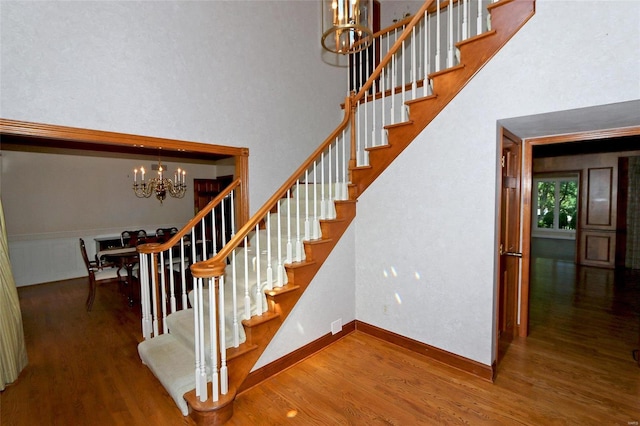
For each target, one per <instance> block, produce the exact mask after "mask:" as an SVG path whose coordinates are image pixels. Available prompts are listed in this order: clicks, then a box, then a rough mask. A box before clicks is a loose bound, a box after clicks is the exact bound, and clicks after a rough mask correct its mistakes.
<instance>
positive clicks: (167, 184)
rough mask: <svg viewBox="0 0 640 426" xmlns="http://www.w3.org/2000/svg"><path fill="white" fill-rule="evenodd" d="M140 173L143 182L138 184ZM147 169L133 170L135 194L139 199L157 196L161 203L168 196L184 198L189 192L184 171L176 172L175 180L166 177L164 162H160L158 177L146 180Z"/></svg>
mask: <svg viewBox="0 0 640 426" xmlns="http://www.w3.org/2000/svg"><path fill="white" fill-rule="evenodd" d="M138 171H140V177H141V180H140V182H138ZM145 173H146V171H145V169H144V167H140V170H138V169H134V170H133V192H134V194H136V197H138V198H149V197H151V194H155V195H156V198H157V199H158V200H160V203H162V201H163V200H164V199H165V198H166V197H167V194H169V195H170V196H172V197H174V198H182V197H184V194H185V192H186V191H187V182H186V174H187V172H186V171H185V170H182V169H178V170H176V172H175V173H174V174H173V180H171V179H169V178H166V177H165V176H164V173H165V170H164V168H163V167H162V162H160V160H158V176H157V177H152V178H149V179H146V180H145Z"/></svg>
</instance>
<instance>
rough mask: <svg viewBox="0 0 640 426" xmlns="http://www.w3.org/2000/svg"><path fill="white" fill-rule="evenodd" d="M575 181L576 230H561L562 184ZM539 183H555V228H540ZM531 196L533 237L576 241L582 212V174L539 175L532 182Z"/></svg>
mask: <svg viewBox="0 0 640 426" xmlns="http://www.w3.org/2000/svg"><path fill="white" fill-rule="evenodd" d="M567 181H573V182H575V183H576V229H559V228H558V226H559V221H560V214H559V212H560V197H559V194H560V184H561V182H567ZM539 182H554V183H555V197H554V211H555V212H556V213H555V214H554V216H553V228H538V183H539ZM531 184H532V186H531V189H532V191H531V194H532V197H531V198H532V200H531V201H532V202H531V204H532V207H533V208H532V209H531V216H532V218H531V236H532V237H538V238H555V239H563V240H575V239H576V233H577V231H578V229H577V228H578V226H579V223H580V221H579V220H577V219H578V217H579V211H580V174H579V173H563V174H557V173H554V174H552V175H537V176H534V177H533V179H532V182H531Z"/></svg>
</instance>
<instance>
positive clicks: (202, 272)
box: [190, 95, 353, 278]
mask: <svg viewBox="0 0 640 426" xmlns="http://www.w3.org/2000/svg"><path fill="white" fill-rule="evenodd" d="M352 98H353V95H351V96H348V97H347V98H346V99H345V105H346V106H347V107H348V108H345V114H344V118H343V120H342V122H341V123H340V125H338V127H337V128H336V129H335V130H334V131H333V132H332V133H331V134H330V135H329V137H327V139H325V141H324V142H323V143H322V144H321V145H320V146H319V147H318V148H317V149H316V150H315V151H314V152H313V153H312V154H311V155H310V156H309V157H308V158H307V160H306V161H305V162H304V163H302V165H301V166H300V167H298V168H297V169H296V171H295V172H293V174H292V175H291V176H290V177H289V178H288V179H287V180H286V181H285V182H284V184H283V185H282V186H281V187H280V188H279V189H278V190H277V191H276V192H275V193H274V194H273V195H272V196H271V198H269V199H268V200H267V201H266V202H265V203H264V205H263V206H262V207H261V208H260V210H258V211H257V212H256V213H255V214H254V215H253V216H252V217H251V218H250V219H249V221H248V222H247V223H245V224H244V226H242V227H241V228H240V229H239V230H238V231H237V232H236V234H235V235H234V236H233V237H232V238H231V239H230V240H229V241H228V242H227V244H225V245H224V246H223V247H222V248H221V249H220V251H218V253H217V254H216V255H215V256H214V257H212V258H210V259H208V260H205V261H202V262H198V263H195V264H193V265H191V268H190V269H191V273H192V275H193V276H194V277H196V278H209V277H213V276H218V275H220V274H219V273H218V274H217V275H216V273H215V272H214V271H218V272H219V271H220V268H221V265H225V266H226V258H227V256H229V255H230V254H231V251H232V250H234V249H235V248H236V247H238V246H239V245H240V244H241V243H242V241H243V240H244V237H246V236H247V235H248V234H249V232H251V231H252V230H254V229H255V227H256V225H258V224H259V223H260V221H261V220H262V219H263V218H264V217H265V216H266V215H267V214H268V213H269V212H270V211H271V209H272V208H273V206H275V205H276V203H277V202H278V201H279V200H280V199H281V198H282V197H283V196H284V195H285V194H286V193H287V191H288V190H289V189H290V188H291V187H292V186H293V185H294V184H295V183H296V181H297V180H298V179H299V178H300V176H301V175H302V174H303V173H304V172H305V170H307V169H308V168H309V167H310V166H311V164H313V161H314V160H316V159H317V158H318V156H319V155H320V154H321V153H322V152H324V150H325V149H326V148H327V147H328V146H329V145H330V144H331V143H333V142H334V141H335V139H336V137H337V136H338V135H339V134H340V132H342V130H344V129H345V128H346V127H347V125H348V124H349V122H350V120H351V108H350V107H349V106H350V105H351V104H352V102H353V100H352ZM222 271H223V272H224V268H223V269H222Z"/></svg>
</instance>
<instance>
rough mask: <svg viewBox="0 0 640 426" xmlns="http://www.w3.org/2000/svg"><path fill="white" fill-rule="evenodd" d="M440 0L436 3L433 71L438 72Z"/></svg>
mask: <svg viewBox="0 0 640 426" xmlns="http://www.w3.org/2000/svg"><path fill="white" fill-rule="evenodd" d="M440 15H441V12H440V0H437V1H436V57H435V62H436V63H435V66H436V68H435V71H436V72H438V71H440Z"/></svg>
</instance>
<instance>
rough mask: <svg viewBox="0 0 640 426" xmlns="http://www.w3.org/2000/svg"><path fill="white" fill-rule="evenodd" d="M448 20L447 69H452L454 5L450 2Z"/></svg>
mask: <svg viewBox="0 0 640 426" xmlns="http://www.w3.org/2000/svg"><path fill="white" fill-rule="evenodd" d="M447 18H448V26H449V28H447V68H451V67H452V66H453V29H454V28H453V3H452V2H449V7H447Z"/></svg>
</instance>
